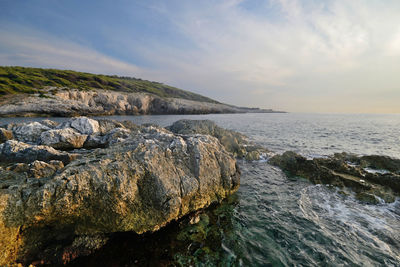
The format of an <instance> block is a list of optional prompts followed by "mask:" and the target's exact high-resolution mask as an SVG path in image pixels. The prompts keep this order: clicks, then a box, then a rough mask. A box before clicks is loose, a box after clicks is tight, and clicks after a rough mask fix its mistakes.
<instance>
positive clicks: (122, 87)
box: [0, 66, 276, 117]
mask: <svg viewBox="0 0 400 267" xmlns="http://www.w3.org/2000/svg"><path fill="white" fill-rule="evenodd" d="M250 112H253V113H254V112H259V113H261V112H264V113H265V112H268V113H273V112H276V111H273V110H271V109H259V108H246V107H236V106H232V105H227V104H222V103H219V102H218V101H215V100H213V99H211V98H208V97H205V96H202V95H199V94H196V93H192V92H189V91H185V90H182V89H179V88H175V87H172V86H168V85H165V84H162V83H158V82H152V81H146V80H142V79H137V78H133V77H119V76H110V75H101V74H91V73H83V72H76V71H69V70H55V69H40V68H24V67H1V66H0V117H15V116H61V117H72V116H82V115H83V116H86V115H90V116H94V115H141V114H208V113H250Z"/></svg>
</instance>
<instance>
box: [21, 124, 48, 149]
mask: <svg viewBox="0 0 400 267" xmlns="http://www.w3.org/2000/svg"><path fill="white" fill-rule="evenodd" d="M48 130H50V128H49V127H47V126H45V125H43V124H41V123H39V122H36V121H35V122H31V123H28V124H22V125H20V126H17V127H15V128H14V129H13V131H14V136H15V138H16V139H17V140H18V141H20V142H24V143H30V144H36V143H37V141H38V139H39V137H40V135H41V134H42V133H43V132H45V131H48Z"/></svg>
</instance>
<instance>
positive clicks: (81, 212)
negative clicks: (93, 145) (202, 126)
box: [0, 126, 240, 265]
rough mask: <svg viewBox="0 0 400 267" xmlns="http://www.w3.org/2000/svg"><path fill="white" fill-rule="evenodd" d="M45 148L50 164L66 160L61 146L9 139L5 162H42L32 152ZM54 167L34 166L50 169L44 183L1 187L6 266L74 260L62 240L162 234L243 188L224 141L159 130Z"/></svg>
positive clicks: (0, 251) (0, 245) (0, 231)
mask: <svg viewBox="0 0 400 267" xmlns="http://www.w3.org/2000/svg"><path fill="white" fill-rule="evenodd" d="M124 130H125V129H124ZM118 131H121V133H122V130H118ZM118 131H116V132H115V133H117V132H118ZM40 149H41V150H44V152H40V153H43V154H45V155H46V156H47V159H49V158H51V157H55V155H57V157H61V155H60V154H59V153H61V152H57V151H55V150H54V149H53V148H49V147H45V146H36V147H34V146H31V145H28V144H24V143H20V142H17V141H7V142H6V143H4V144H2V145H0V157H2V158H0V159H3V158H8V159H10V158H13V160H17V159H19V160H21V161H27V159H29V162H32V161H33V160H36V159H37V160H41V159H40V157H38V154H40V153H39V152H35V153H36V154H34V155H31V154H32V153H33V152H32V153H31V152H29V150H33V151H37V150H40ZM27 150H28V151H27ZM18 155H24V156H23V157H21V156H18ZM50 165H51V162H50V163H48V164H47V163H46V164H45V163H43V162H34V163H33V164H32V165H31V166H32V167H35V168H36V171H38V172H40V171H43V172H44V173H43V174H40V173H37V177H42V176H41V175H45V176H47V178H44V179H42V178H41V179H34V178H28V179H27V178H23V177H21V178H18V179H17V177H19V176H18V175H22V174H17V173H16V174H14V176H12V174H7V175H8V176H10V175H11V176H10V179H8V180H7V183H8V184H6V183H4V184H5V185H4V186H5V187H6V188H7V189H6V190H0V255H5V256H3V257H0V258H1V259H0V264H3V265H4V264H9V263H14V262H16V261H18V262H22V263H23V264H26V265H28V264H29V263H31V262H32V261H34V260H38V257H40V258H42V259H43V258H45V259H46V257H50V258H47V259H46V261H45V262H46V263H48V264H54V263H57V260H56V259H53V258H51V257H57V255H58V256H59V257H62V255H67V256H66V258H73V257H74V255H75V252H74V251H73V252H71V250H68V249H67V250H65V249H64V248H61V247H60V246H57V245H54V240H60V242H64V243H65V244H68V242H70V244H71V245H70V247H71V248H73V247H77V246H78V247H79V244H81V243H82V242H78V241H79V240H86V239H85V238H83V237H86V236H98V235H100V236H101V235H102V234H108V233H113V232H124V231H134V232H136V233H139V234H140V233H144V232H147V231H155V230H157V229H159V228H160V227H163V226H164V225H166V224H167V223H168V222H170V221H172V220H176V219H179V218H181V217H182V216H184V215H186V214H188V213H191V212H193V211H196V210H198V209H201V208H204V207H207V206H208V205H210V204H211V203H214V202H219V201H221V200H222V199H224V198H225V197H226V196H228V195H229V194H232V193H233V192H235V191H236V190H237V189H238V187H239V183H240V181H239V174H240V172H239V169H238V167H237V165H236V160H235V158H234V157H233V156H232V154H230V153H228V152H227V151H226V150H225V148H224V147H223V146H222V145H221V144H220V142H219V141H218V139H216V138H214V137H212V136H208V135H175V134H173V133H171V132H169V131H167V130H165V129H162V128H158V127H152V126H151V127H143V128H142V129H141V130H140V132H134V133H131V134H130V135H129V136H128V138H127V139H126V140H125V141H124V142H123V143H113V144H111V145H110V146H109V147H108V148H105V149H96V150H93V151H92V152H91V153H88V154H86V155H85V157H82V158H80V159H76V160H74V161H72V162H71V163H70V164H68V165H66V166H65V168H63V169H59V170H58V172H56V173H52V171H53V168H52V167H51V166H50ZM49 169H52V171H51V172H48V170H49ZM3 177H4V176H3ZM2 179H5V178H2ZM10 181H12V182H13V184H12V185H10V184H9V183H10ZM20 229H23V230H22V231H20ZM76 238H78V239H76ZM74 239H75V240H78V241H76V242H75V243H76V244H75V243H73V244H72V243H71V242H73V240H74ZM95 243H96V244H100V243H101V242H100V243H99V242H95ZM77 244H78V245H77ZM100 245H102V243H101V244H100ZM46 253H47V254H46ZM53 260H54V261H53Z"/></svg>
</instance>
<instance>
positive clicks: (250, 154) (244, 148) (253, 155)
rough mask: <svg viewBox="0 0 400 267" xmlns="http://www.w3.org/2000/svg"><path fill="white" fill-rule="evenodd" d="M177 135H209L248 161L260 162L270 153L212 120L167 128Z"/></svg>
mask: <svg viewBox="0 0 400 267" xmlns="http://www.w3.org/2000/svg"><path fill="white" fill-rule="evenodd" d="M167 129H168V130H170V131H171V132H173V133H176V134H207V135H211V136H214V137H216V138H217V139H218V140H219V141H220V142H221V144H222V145H223V146H224V147H225V149H226V150H227V151H229V152H231V153H233V154H234V155H235V156H236V157H244V158H246V159H247V160H258V159H260V157H261V155H262V154H265V153H268V152H269V151H268V150H267V149H266V148H263V147H261V146H258V145H255V144H253V143H251V142H249V141H248V140H247V137H246V136H245V135H243V134H240V133H238V132H235V131H231V130H227V129H224V128H221V127H219V126H218V125H217V124H215V122H213V121H210V120H179V121H176V122H175V123H174V124H172V125H171V126H168V127H167Z"/></svg>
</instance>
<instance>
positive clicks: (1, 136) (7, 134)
mask: <svg viewBox="0 0 400 267" xmlns="http://www.w3.org/2000/svg"><path fill="white" fill-rule="evenodd" d="M13 138H14V135H13V133H12V131H9V130H6V129H3V128H0V144H1V143H4V142H5V141H7V140H10V139H13Z"/></svg>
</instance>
